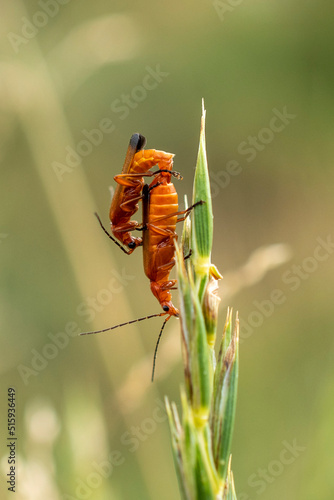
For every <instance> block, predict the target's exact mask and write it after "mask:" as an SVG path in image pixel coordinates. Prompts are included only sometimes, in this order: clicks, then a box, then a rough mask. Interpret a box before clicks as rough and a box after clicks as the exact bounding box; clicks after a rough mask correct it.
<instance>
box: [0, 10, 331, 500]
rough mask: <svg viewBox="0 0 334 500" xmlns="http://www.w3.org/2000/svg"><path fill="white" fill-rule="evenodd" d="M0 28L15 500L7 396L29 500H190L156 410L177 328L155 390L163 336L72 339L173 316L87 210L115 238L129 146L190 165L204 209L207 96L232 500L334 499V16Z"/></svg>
mask: <svg viewBox="0 0 334 500" xmlns="http://www.w3.org/2000/svg"><path fill="white" fill-rule="evenodd" d="M1 11H2V14H1V20H0V34H1V37H0V45H1V81H0V107H1V118H0V132H1V133H0V142H1V157H0V161H1V206H2V209H1V214H0V255H1V284H0V286H1V289H0V290H1V291H0V293H1V300H0V308H1V349H0V353H1V354H0V356H1V392H0V394H1V408H2V411H1V414H0V439H1V443H0V446H1V460H2V461H1V476H2V480H1V482H0V491H1V498H7V495H8V498H12V497H11V496H10V495H11V493H8V491H7V485H6V483H5V479H6V476H5V475H6V474H7V472H8V464H7V456H8V449H7V448H6V444H7V441H6V438H7V406H6V404H7V389H8V387H15V389H16V402H17V435H18V442H17V453H18V454H19V458H18V467H19V471H18V479H17V494H16V498H17V499H18V500H28V499H29V500H30V499H31V500H40V499H41V500H42V499H43V500H45V499H48V500H59V499H64V500H73V499H78V500H80V499H94V500H106V499H108V500H109V499H115V500H117V499H132V498H133V499H134V498H135V499H137V500H139V499H157V498H159V499H161V500H165V499H166V500H167V499H170V498H179V492H178V485H177V480H176V476H175V472H174V466H173V461H172V455H171V449H170V441H169V429H168V424H167V421H166V417H165V414H164V410H163V398H164V395H165V394H167V395H168V396H169V397H170V398H171V399H174V400H176V401H179V399H178V398H179V396H178V394H179V386H180V383H181V381H182V367H181V359H180V340H179V330H178V328H179V325H178V322H177V321H176V320H173V321H172V320H171V321H170V322H169V323H168V325H167V326H168V327H166V331H165V335H164V338H163V341H162V345H161V350H160V353H159V356H158V364H157V372H156V382H155V383H154V384H151V383H150V372H151V363H152V354H153V350H154V346H155V342H156V338H157V334H158V332H159V329H160V326H161V321H160V319H154V320H150V322H149V321H147V322H146V323H145V322H144V323H141V324H138V325H131V326H128V327H125V328H123V329H122V330H120V331H117V332H113V333H110V334H105V335H97V336H91V337H78V336H77V335H76V334H77V333H78V332H79V331H87V330H92V329H98V328H103V327H106V326H111V325H114V324H117V323H121V322H124V321H127V320H130V319H134V318H136V317H139V316H143V315H146V314H151V313H154V312H159V310H160V309H159V305H158V303H157V302H156V301H155V299H154V298H153V296H152V295H151V293H150V291H149V286H148V282H147V279H146V278H145V276H144V273H143V269H142V255H141V250H140V249H139V250H137V252H135V253H134V254H133V255H132V256H131V257H127V256H125V255H124V254H123V253H121V252H120V251H119V250H118V249H117V248H116V247H115V246H114V245H113V244H112V243H111V242H110V241H109V240H108V239H107V238H106V237H105V235H104V234H103V233H102V231H101V230H100V228H99V227H98V224H97V221H96V220H95V218H94V215H93V213H94V211H98V212H99V214H100V215H101V217H102V219H103V221H104V223H105V224H108V210H109V203H110V191H109V187H110V186H114V181H113V176H114V175H116V174H117V173H119V172H120V170H121V167H122V164H123V160H124V156H125V151H126V148H127V144H128V140H129V138H130V136H131V134H132V133H133V132H136V131H138V132H141V133H142V134H144V135H145V136H146V137H147V139H148V147H149V148H156V149H163V150H165V151H169V152H173V153H175V155H176V156H175V169H176V170H178V171H180V172H182V174H183V176H184V180H183V181H182V182H178V183H177V189H178V191H179V193H180V200H181V202H182V199H183V195H184V194H187V195H188V196H191V191H192V178H193V171H194V166H195V163H196V155H197V148H198V139H199V126H200V114H201V99H202V97H204V99H205V106H206V109H207V151H208V161H209V168H210V172H211V176H212V192H213V198H214V199H213V203H214V216H215V218H214V224H215V236H214V251H213V262H214V263H215V264H216V265H217V267H218V268H219V269H220V270H221V272H222V273H223V274H224V280H223V283H222V285H221V289H220V295H221V298H222V302H221V320H220V325H221V329H222V327H223V323H224V319H225V315H226V308H227V306H228V305H231V306H233V307H234V310H239V314H240V317H241V337H242V344H241V372H240V389H239V396H238V407H237V419H236V426H235V434H234V440H233V450H232V451H233V471H234V475H235V482H236V488H237V493H238V499H239V500H250V499H251V500H256V499H257V498H261V499H263V500H264V499H271V500H276V499H277V500H278V499H282V498H284V499H286V500H290V499H291V500H297V499H303V500H311V499H312V500H313V499H323V500H325V499H331V498H333V494H334V475H333V473H332V464H333V445H334V427H333V410H334V408H333V407H334V403H333V391H334V369H333V366H334V365H333V353H334V351H333V338H332V331H333V318H332V304H333V296H332V290H333V270H334V255H333V254H334V252H333V245H332V243H331V238H332V237H333V238H334V236H333V222H332V221H333V216H334V206H333V178H334V175H333V168H332V164H333V163H332V162H333V160H332V158H333V139H332V138H333V126H334V118H333V104H334V98H333V85H334V72H333V64H332V53H333V15H334V5H333V3H332V2H330V1H319V2H311V1H304V2H298V1H296V0H289V1H285V0H272V1H270V2H264V1H259V0H244V1H243V0H238V1H236V0H233V1H232V0H226V1H225V0H224V1H223V0H221V1H214V2H212V1H209V2H200V1H197V2H191V1H190V0H185V1H183V2H178V1H173V0H171V1H169V2H153V1H150V0H143V1H141V2H128V1H124V0H123V1H122V2H120V1H114V2H105V1H103V0H95V1H94V2H76V1H74V0H67V1H65V0H62V1H61V0H49V1H47V0H40V1H39V2H35V1H32V0H29V1H28V0H26V1H25V2H23V1H19V0H13V1H11V2H6V3H5V4H4V5H3V6H2V8H1ZM279 114H283V115H284V116H285V118H283V119H281V121H280V120H279V119H278V120H275V119H274V117H275V116H277V115H279ZM278 129H279V130H278ZM97 130H100V132H97ZM101 130H102V131H103V132H101ZM250 142H252V143H253V144H252V145H250ZM250 148H252V150H251V151H250ZM231 166H233V170H232V172H233V174H231V168H232V167H231ZM229 172H230V173H229ZM138 219H139V220H140V213H139V214H138ZM319 238H320V239H319ZM321 241H322V243H321ZM326 242H327V243H326ZM319 245H322V246H321V247H319ZM274 290H280V291H281V292H280V299H281V301H280V302H281V303H280V304H277V303H275V304H273V302H272V300H273V299H274V300H276V298H277V294H279V292H274ZM174 297H175V301H176V302H177V300H178V299H177V292H175V293H174ZM289 447H290V451H284V450H289ZM291 447H292V448H293V450H292V451H291Z"/></svg>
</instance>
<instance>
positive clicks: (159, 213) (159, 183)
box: [80, 134, 204, 381]
mask: <svg viewBox="0 0 334 500" xmlns="http://www.w3.org/2000/svg"><path fill="white" fill-rule="evenodd" d="M144 144H145V138H144V137H143V136H141V135H140V134H134V135H133V136H132V137H131V140H130V144H129V147H128V151H127V155H126V159H125V162H124V165H123V170H122V174H120V175H118V176H115V178H114V179H115V180H116V182H118V184H119V186H117V189H116V191H115V194H114V197H113V200H112V203H111V207H110V220H111V228H112V233H113V235H114V236H115V237H116V238H117V239H118V240H119V241H121V242H122V243H123V244H124V245H126V246H127V247H128V248H129V250H126V249H125V248H124V247H123V246H122V245H120V244H119V242H118V241H116V240H115V239H114V238H113V237H112V236H111V235H110V234H109V233H108V231H107V230H106V229H105V228H104V227H103V225H102V222H101V220H100V218H99V217H98V215H97V214H95V215H96V216H97V218H98V220H99V222H100V225H101V227H102V229H103V231H104V232H105V233H106V234H107V235H108V237H109V238H110V239H111V240H112V241H114V242H115V243H116V244H117V245H118V246H119V247H120V248H121V249H122V250H123V251H124V252H125V253H126V254H128V255H130V254H131V253H132V252H133V251H134V250H135V248H137V246H143V259H144V271H145V274H146V276H147V277H148V278H149V280H150V287H151V291H152V293H153V295H154V296H155V297H156V298H157V300H158V301H159V303H160V305H161V307H162V309H163V312H161V313H157V314H152V315H150V316H145V317H142V318H138V319H135V320H132V321H128V322H126V323H121V324H119V325H115V326H112V327H108V328H104V329H102V330H97V331H93V332H83V333H81V334H80V335H90V334H96V333H103V332H107V331H110V330H114V329H115V328H119V327H121V326H125V325H130V324H132V323H136V322H138V321H143V320H146V319H150V318H156V317H159V316H167V318H166V319H165V320H164V323H163V325H162V327H161V330H160V333H159V336H158V340H157V343H156V347H155V351H154V358H153V369H152V381H153V377H154V370H155V361H156V354H157V350H158V345H159V342H160V339H161V335H162V332H163V329H164V327H165V325H166V323H167V321H168V320H169V319H170V318H171V317H172V316H175V317H179V311H178V309H177V308H176V307H175V306H174V305H173V303H172V296H171V290H173V289H175V288H176V287H175V285H176V282H177V280H170V279H169V274H170V272H171V270H172V268H173V267H174V265H175V257H174V255H175V244H174V242H175V240H176V239H177V233H176V224H177V223H178V222H181V221H183V220H185V218H186V217H187V216H188V215H189V214H190V212H191V210H192V209H193V208H194V207H195V206H197V205H201V204H202V203H204V202H203V201H199V202H197V203H195V204H194V205H192V206H190V207H189V208H187V209H186V210H182V211H178V195H177V192H176V189H175V186H174V184H173V183H172V182H171V177H172V175H175V176H176V177H178V178H180V177H181V176H180V174H178V173H177V172H173V171H172V164H173V156H174V155H172V154H170V153H165V152H163V151H156V150H143V149H142V147H143V146H144ZM158 160H159V161H158ZM157 162H158V163H159V167H160V166H161V165H163V166H164V167H169V168H159V170H158V171H157V172H148V170H149V168H151V167H152V166H153V165H155V164H157ZM145 169H146V170H145ZM145 175H148V176H154V180H153V181H152V182H151V184H150V185H148V184H144V180H143V177H144V176H145ZM115 200H116V201H115ZM139 200H142V201H143V222H142V225H141V226H139V224H138V223H137V222H136V221H131V220H130V219H131V216H132V215H133V214H134V213H135V212H136V211H137V210H138V201H139ZM180 216H181V217H180ZM135 229H136V230H141V231H142V232H143V238H142V239H141V238H134V237H133V236H132V234H131V231H133V230H135Z"/></svg>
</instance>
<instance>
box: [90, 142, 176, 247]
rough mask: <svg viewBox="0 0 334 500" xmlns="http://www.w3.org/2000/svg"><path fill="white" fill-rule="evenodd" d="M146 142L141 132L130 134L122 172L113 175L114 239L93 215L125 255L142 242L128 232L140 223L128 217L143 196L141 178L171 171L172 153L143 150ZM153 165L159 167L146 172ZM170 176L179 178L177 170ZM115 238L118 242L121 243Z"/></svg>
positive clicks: (111, 207)
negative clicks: (114, 185) (115, 185)
mask: <svg viewBox="0 0 334 500" xmlns="http://www.w3.org/2000/svg"><path fill="white" fill-rule="evenodd" d="M145 144H146V139H145V137H144V136H143V135H141V134H133V135H132V137H131V139H130V143H129V146H128V150H127V153H126V156H125V161H124V164H123V168H122V173H121V174H119V175H116V176H115V177H114V180H115V181H116V182H117V187H116V189H115V192H114V195H113V198H112V201H111V206H110V210H109V218H110V224H111V232H112V234H113V236H114V238H112V237H111V235H109V233H108V232H107V231H106V230H105V229H104V227H103V225H102V222H101V220H100V218H99V216H98V215H97V214H95V215H96V217H97V218H98V221H99V223H100V225H101V227H102V229H103V230H104V231H105V232H106V233H107V234H108V236H109V237H110V238H111V239H112V240H113V241H114V242H115V243H116V244H117V245H118V246H119V247H120V248H121V249H122V250H123V252H125V253H127V254H128V255H130V254H131V253H132V252H133V251H134V250H135V249H136V248H137V247H138V246H141V245H142V239H141V238H137V237H134V236H133V235H132V234H131V231H133V230H134V229H137V228H138V226H139V224H138V222H136V221H133V220H131V217H132V216H133V215H134V214H135V213H136V212H137V210H138V201H139V200H140V199H141V198H142V196H141V193H142V189H143V185H144V177H152V176H155V175H156V174H159V173H160V172H162V171H172V167H173V157H174V155H173V154H171V153H165V152H164V151H158V150H155V149H143V148H144V146H145ZM154 165H158V167H159V170H158V171H157V172H149V170H150V168H152V167H153V166H154ZM172 175H173V176H175V177H177V178H181V176H180V174H178V173H177V172H173V173H172ZM115 239H117V240H118V241H120V243H121V245H120V244H119V243H118V242H117V241H116V240H115ZM123 245H124V246H125V247H127V248H124V247H123Z"/></svg>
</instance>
